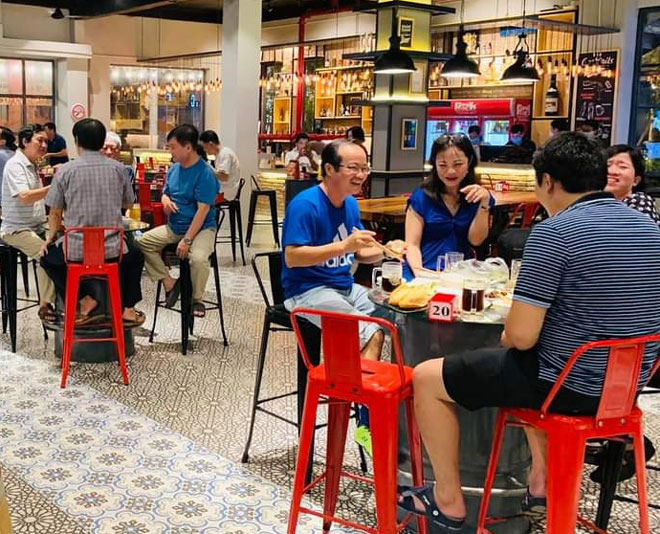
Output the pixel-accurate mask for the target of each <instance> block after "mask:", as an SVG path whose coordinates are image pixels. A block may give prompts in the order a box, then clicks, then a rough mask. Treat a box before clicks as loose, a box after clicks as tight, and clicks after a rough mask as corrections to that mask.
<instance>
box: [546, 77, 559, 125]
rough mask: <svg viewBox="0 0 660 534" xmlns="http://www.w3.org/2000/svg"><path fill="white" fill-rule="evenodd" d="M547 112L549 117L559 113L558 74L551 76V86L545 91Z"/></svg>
mask: <svg viewBox="0 0 660 534" xmlns="http://www.w3.org/2000/svg"><path fill="white" fill-rule="evenodd" d="M545 114H546V115H547V116H549V117H552V116H555V115H559V89H558V88H557V75H556V74H553V75H552V76H551V78H550V86H549V87H548V90H547V91H546V93H545Z"/></svg>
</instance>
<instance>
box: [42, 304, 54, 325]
mask: <svg viewBox="0 0 660 534" xmlns="http://www.w3.org/2000/svg"><path fill="white" fill-rule="evenodd" d="M37 315H38V316H39V319H41V320H42V321H43V322H44V323H50V324H56V323H57V322H58V321H59V319H60V316H59V315H58V314H57V312H56V311H55V308H53V305H52V304H46V305H45V306H41V307H39V311H38V312H37Z"/></svg>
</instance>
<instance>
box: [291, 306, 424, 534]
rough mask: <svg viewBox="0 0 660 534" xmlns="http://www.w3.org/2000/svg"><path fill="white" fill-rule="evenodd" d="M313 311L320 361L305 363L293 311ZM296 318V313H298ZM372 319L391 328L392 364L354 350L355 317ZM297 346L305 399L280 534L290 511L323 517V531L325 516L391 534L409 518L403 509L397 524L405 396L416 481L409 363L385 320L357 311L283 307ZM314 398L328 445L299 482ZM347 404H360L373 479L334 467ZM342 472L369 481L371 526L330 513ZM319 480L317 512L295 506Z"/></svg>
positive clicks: (417, 448) (338, 463)
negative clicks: (319, 467)
mask: <svg viewBox="0 0 660 534" xmlns="http://www.w3.org/2000/svg"><path fill="white" fill-rule="evenodd" d="M305 315H317V316H320V317H321V340H322V343H323V345H322V347H323V363H321V364H320V365H317V366H312V365H311V363H310V360H309V356H308V354H307V348H306V346H305V343H304V340H303V337H302V330H301V325H300V318H304V316H305ZM299 317H300V318H299ZM360 322H370V323H376V324H378V325H380V326H381V327H383V329H385V330H387V331H389V332H390V334H391V335H392V347H393V348H394V357H395V361H396V363H388V362H374V361H368V360H364V359H362V358H361V356H360V338H359V323H360ZM291 323H292V325H293V329H294V330H295V332H296V338H297V339H298V347H299V348H300V351H301V353H302V357H303V360H304V362H305V365H306V366H307V368H308V370H309V376H308V382H307V392H306V394H305V406H304V409H303V420H302V429H301V433H300V447H299V450H298V458H297V460H296V474H295V477H294V481H293V496H292V500H291V512H290V514H289V527H288V534H295V532H296V527H297V523H298V516H299V515H300V514H301V513H305V514H311V515H314V516H316V517H321V518H322V519H323V531H324V532H326V533H327V532H329V530H330V526H331V525H332V522H336V523H339V524H341V525H346V526H349V527H352V528H358V529H360V530H363V531H365V532H369V533H371V534H392V533H394V532H397V531H399V530H401V529H403V528H404V527H405V526H406V525H407V524H408V522H409V521H410V519H411V515H407V516H406V517H405V519H404V520H403V521H402V522H401V523H398V524H397V518H396V511H397V503H396V477H397V447H398V441H399V431H398V424H399V423H398V420H399V406H400V404H401V402H404V403H405V408H406V418H407V421H408V440H409V443H410V451H411V466H412V476H413V484H415V485H422V484H423V472H422V469H423V467H422V444H421V439H420V436H419V432H418V430H417V426H416V424H415V419H414V416H413V390H412V369H411V368H410V367H406V366H404V365H403V356H402V353H401V344H400V342H399V334H398V331H397V330H396V328H395V327H394V325H392V323H390V322H389V321H386V320H384V319H380V318H376V317H368V316H364V315H348V314H343V313H337V312H329V311H320V310H313V309H309V308H298V309H296V310H294V311H293V312H292V313H291ZM321 397H326V398H327V399H328V446H327V455H326V470H325V471H324V473H323V474H322V475H321V476H319V477H318V478H316V479H314V480H313V481H312V482H311V483H310V484H308V485H307V486H306V485H305V474H306V471H307V465H308V461H309V456H310V453H311V449H312V446H313V444H312V440H313V435H314V427H315V425H316V410H317V408H318V405H319V400H320V398H321ZM352 403H359V404H363V405H365V406H367V408H368V409H369V414H370V421H371V436H372V439H373V469H374V480H371V479H368V478H366V477H362V476H357V475H353V474H351V473H347V472H346V471H344V470H342V461H343V456H344V445H345V443H346V432H347V430H348V421H349V417H350V409H351V404H352ZM341 476H345V477H348V478H351V479H354V480H358V481H360V482H365V483H368V484H372V485H373V486H374V489H375V496H376V519H377V525H378V526H377V527H376V528H373V527H370V526H368V525H362V524H359V523H355V522H352V521H348V520H345V519H342V518H340V517H337V516H335V509H336V506H337V498H338V496H339V479H340V477H341ZM324 480H325V496H324V505H323V512H318V511H315V510H311V509H309V508H306V507H304V506H302V502H301V501H302V498H303V495H304V494H305V493H307V492H309V491H310V490H311V489H312V488H314V487H315V486H317V485H318V484H319V483H321V482H322V481H324ZM417 525H418V532H420V533H422V534H426V521H425V519H423V518H418V521H417Z"/></svg>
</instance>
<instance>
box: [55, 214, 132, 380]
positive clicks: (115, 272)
mask: <svg viewBox="0 0 660 534" xmlns="http://www.w3.org/2000/svg"><path fill="white" fill-rule="evenodd" d="M72 232H77V233H80V234H82V240H83V258H82V262H81V263H75V262H71V261H69V257H68V254H67V251H68V248H69V247H68V245H69V236H70V235H71V233H72ZM106 232H117V233H118V234H119V246H118V248H119V250H118V254H117V261H116V262H112V263H106V259H105V233H106ZM123 243H124V230H123V229H122V228H113V227H107V226H105V227H104V226H99V227H74V228H67V230H66V232H65V233H64V260H65V261H66V263H67V280H66V298H65V301H64V340H63V346H62V381H61V383H60V387H62V388H65V387H66V380H67V376H68V374H69V365H70V363H71V349H72V347H73V344H74V343H75V342H78V343H85V342H99V341H114V342H116V343H117V354H118V357H119V368H120V370H121V375H122V379H123V381H124V384H125V385H128V369H127V368H126V347H125V344H124V323H123V319H122V304H121V290H120V287H119V263H120V262H121V258H122V254H123ZM90 276H91V277H103V278H105V279H107V281H108V293H109V295H110V309H111V315H112V318H111V321H110V324H111V326H112V337H109V338H76V337H75V335H74V325H75V320H76V305H77V303H78V289H79V287H80V280H81V278H83V277H90Z"/></svg>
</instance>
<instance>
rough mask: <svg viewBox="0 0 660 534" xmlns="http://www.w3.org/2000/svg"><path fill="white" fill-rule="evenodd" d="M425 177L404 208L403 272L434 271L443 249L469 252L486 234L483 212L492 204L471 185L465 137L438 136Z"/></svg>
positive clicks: (469, 150) (470, 160)
mask: <svg viewBox="0 0 660 534" xmlns="http://www.w3.org/2000/svg"><path fill="white" fill-rule="evenodd" d="M430 161H431V164H432V165H433V169H432V170H431V175H430V176H429V177H428V178H427V179H426V180H424V182H423V183H422V185H421V186H420V187H418V188H417V189H415V190H414V191H413V193H412V195H411V196H410V200H409V201H408V208H407V211H406V245H407V247H408V249H407V255H406V259H407V261H406V264H405V265H404V271H403V275H404V277H405V278H406V279H408V280H410V279H412V278H414V277H415V276H417V275H418V274H419V272H418V271H419V269H420V268H424V269H431V270H435V269H436V265H437V260H438V256H442V255H444V254H445V253H447V252H463V253H464V254H465V256H466V257H469V255H470V254H471V247H477V246H479V245H481V244H482V243H483V242H484V240H485V239H486V237H487V236H488V212H489V210H490V208H491V207H492V206H493V205H494V204H495V200H494V199H493V197H492V196H491V195H490V193H489V192H488V191H487V190H486V189H485V188H483V187H481V186H480V185H478V184H477V183H476V178H475V173H474V168H475V167H476V165H477V159H476V157H475V154H474V149H473V148H472V144H471V143H470V140H469V139H468V138H467V137H465V136H462V135H461V136H442V137H440V138H438V139H437V140H436V141H435V143H433V148H432V149H431V158H430Z"/></svg>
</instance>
